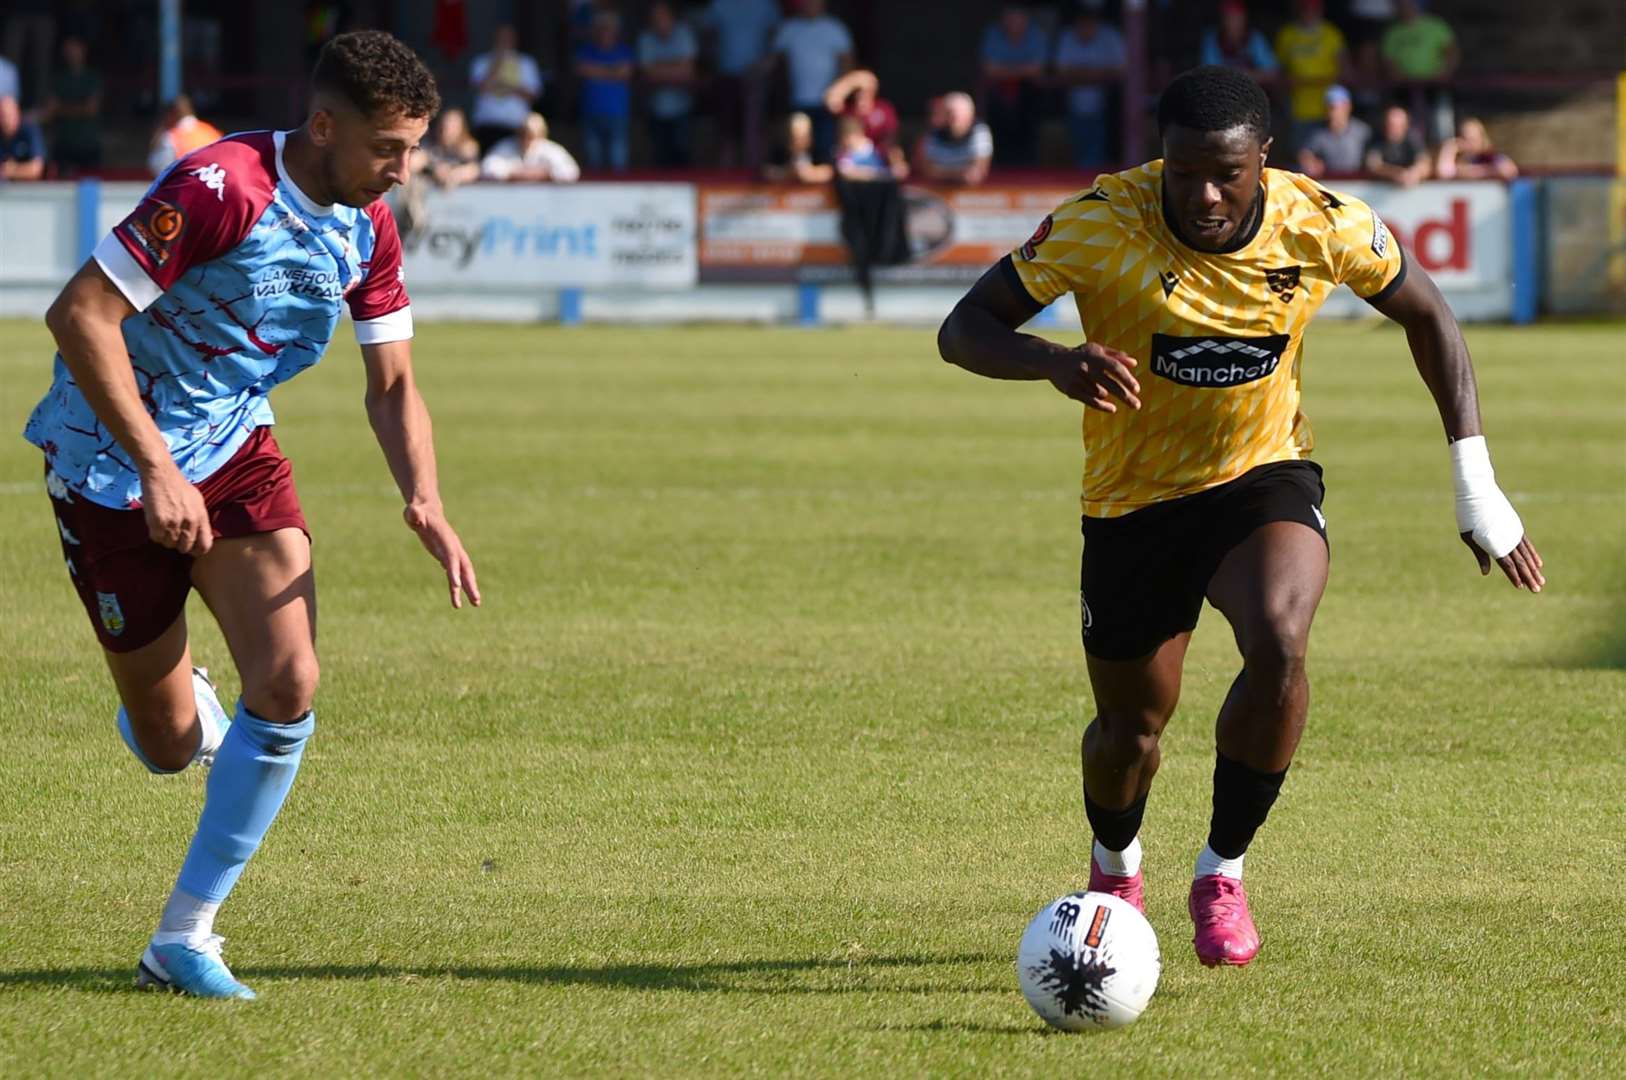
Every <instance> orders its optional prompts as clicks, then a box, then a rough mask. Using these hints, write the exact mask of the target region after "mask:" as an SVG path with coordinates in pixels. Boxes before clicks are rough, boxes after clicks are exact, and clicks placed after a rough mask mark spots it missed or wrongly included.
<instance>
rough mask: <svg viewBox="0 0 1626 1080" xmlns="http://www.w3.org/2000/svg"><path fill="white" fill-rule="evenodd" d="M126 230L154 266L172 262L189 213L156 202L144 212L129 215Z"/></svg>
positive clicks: (124, 227) (176, 207)
mask: <svg viewBox="0 0 1626 1080" xmlns="http://www.w3.org/2000/svg"><path fill="white" fill-rule="evenodd" d="M123 229H124V235H125V236H127V237H129V238H130V239H131V240H132V241H134V242H135V245H136V246H137V247H138V248H140V249H141V250H142V251H143V252H145V253H146V255H147V258H149V259H151V260H152V264H153V265H154V266H163V265H164V264H165V263H166V262H168V261H169V256H170V251H171V250H172V249H173V248H174V246H175V241H177V240H179V239H180V238H181V233H183V232H185V231H186V214H185V213H184V212H183V211H182V210H181V208H180V207H178V206H171V205H170V204H169V203H166V202H156V201H155V202H153V203H151V204H150V208H149V209H148V210H147V212H146V214H145V215H140V214H139V213H138V214H132V215H130V219H129V220H128V221H126V222H125V223H124V226H123Z"/></svg>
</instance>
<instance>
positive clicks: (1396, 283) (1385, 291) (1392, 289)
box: [1361, 245, 1406, 307]
mask: <svg viewBox="0 0 1626 1080" xmlns="http://www.w3.org/2000/svg"><path fill="white" fill-rule="evenodd" d="M1397 246H1398V245H1397ZM1405 281H1406V249H1405V248H1401V249H1400V270H1399V271H1398V272H1397V273H1396V274H1395V276H1394V278H1393V280H1391V281H1390V282H1389V284H1387V285H1385V286H1384V287H1383V288H1381V289H1379V290H1378V291H1377V292H1375V293H1373V294H1372V295H1371V296H1363V297H1361V299H1362V300H1365V301H1366V302H1367V303H1368V304H1371V305H1372V306H1373V307H1377V306H1378V305H1379V304H1381V303H1383V302H1384V301H1385V300H1387V299H1389V297H1391V296H1393V295H1394V294H1395V293H1397V292H1399V291H1400V286H1401V285H1403V284H1405Z"/></svg>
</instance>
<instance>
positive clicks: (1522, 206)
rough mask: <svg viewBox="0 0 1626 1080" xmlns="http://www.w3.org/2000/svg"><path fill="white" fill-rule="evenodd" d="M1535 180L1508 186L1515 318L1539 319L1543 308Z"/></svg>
mask: <svg viewBox="0 0 1626 1080" xmlns="http://www.w3.org/2000/svg"><path fill="white" fill-rule="evenodd" d="M1537 194H1538V190H1537V188H1536V183H1535V181H1534V180H1515V181H1513V182H1512V183H1510V184H1509V185H1508V199H1509V201H1510V202H1511V203H1512V209H1513V321H1514V322H1515V323H1517V324H1520V325H1523V324H1525V323H1532V322H1535V321H1536V315H1537V314H1538V313H1539V312H1540V310H1541V213H1540V211H1541V206H1540V200H1539V199H1538V198H1537Z"/></svg>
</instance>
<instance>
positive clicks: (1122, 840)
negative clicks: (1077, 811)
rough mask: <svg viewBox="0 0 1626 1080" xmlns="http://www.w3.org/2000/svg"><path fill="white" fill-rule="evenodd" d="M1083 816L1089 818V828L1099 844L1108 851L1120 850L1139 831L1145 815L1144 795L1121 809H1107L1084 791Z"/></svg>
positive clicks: (1126, 845)
mask: <svg viewBox="0 0 1626 1080" xmlns="http://www.w3.org/2000/svg"><path fill="white" fill-rule="evenodd" d="M1084 816H1085V817H1087V818H1089V819H1090V829H1091V830H1092V831H1093V832H1094V833H1095V838H1096V839H1097V840H1099V841H1101V846H1102V847H1104V848H1106V849H1107V850H1108V851H1122V850H1123V849H1124V848H1126V847H1128V846H1129V845H1130V844H1131V843H1132V842H1134V839H1135V834H1136V833H1138V832H1140V821H1141V818H1143V817H1145V816H1146V796H1144V795H1142V796H1141V797H1140V798H1138V799H1136V800H1135V801H1134V802H1132V803H1130V804H1129V805H1128V806H1126V807H1124V808H1123V809H1122V810H1108V809H1107V808H1106V807H1104V806H1102V805H1101V804H1100V803H1098V802H1096V801H1095V800H1094V799H1092V798H1090V793H1089V791H1088V790H1087V789H1086V790H1085V792H1084Z"/></svg>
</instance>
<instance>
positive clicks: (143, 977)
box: [136, 934, 256, 1001]
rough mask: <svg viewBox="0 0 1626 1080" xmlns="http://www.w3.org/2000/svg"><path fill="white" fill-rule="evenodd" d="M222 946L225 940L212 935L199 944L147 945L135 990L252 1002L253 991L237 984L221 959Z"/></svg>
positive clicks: (137, 969)
mask: <svg viewBox="0 0 1626 1080" xmlns="http://www.w3.org/2000/svg"><path fill="white" fill-rule="evenodd" d="M224 943H225V939H224V938H222V937H220V936H219V935H214V934H212V935H210V936H209V937H208V938H206V939H204V940H203V941H201V942H185V941H175V942H170V943H169V944H166V945H148V946H147V951H146V952H144V953H142V954H141V963H139V964H138V965H136V986H137V988H139V989H142V990H168V991H170V992H172V993H176V994H191V995H192V996H193V997H201V998H238V999H240V1000H242V1001H253V1000H254V998H255V996H256V995H255V993H254V991H252V990H250V989H249V988H248V987H246V986H244V985H243V984H242V983H240V982H238V981H237V980H236V978H234V977H233V976H232V973H231V970H230V969H229V968H227V967H226V961H225V960H223V959H221V956H220V946H221V945H222V944H224Z"/></svg>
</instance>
